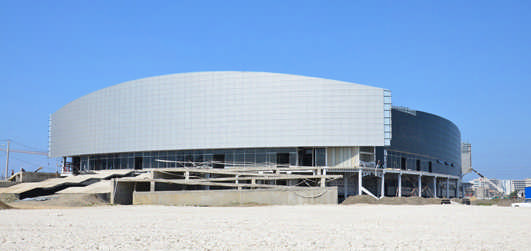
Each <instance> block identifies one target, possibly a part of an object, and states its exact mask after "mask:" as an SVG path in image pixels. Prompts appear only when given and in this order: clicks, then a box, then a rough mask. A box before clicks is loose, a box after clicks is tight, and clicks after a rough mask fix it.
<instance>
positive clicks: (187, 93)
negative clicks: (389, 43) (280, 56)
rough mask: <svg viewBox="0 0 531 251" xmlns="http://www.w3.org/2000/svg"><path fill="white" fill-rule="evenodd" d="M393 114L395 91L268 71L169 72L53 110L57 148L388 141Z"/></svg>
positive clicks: (68, 151) (64, 151)
mask: <svg viewBox="0 0 531 251" xmlns="http://www.w3.org/2000/svg"><path fill="white" fill-rule="evenodd" d="M384 96H387V99H388V100H384ZM384 103H385V104H388V105H384ZM384 110H387V111H388V112H390V93H389V91H387V90H384V89H381V88H376V87H370V86H365V85H359V84H353V83H347V82H341V81H334V80H327V79H322V78H313V77H304V76H295V75H288V74H276V73H262V72H200V73H184V74H173V75H165V76H158V77H151V78H145V79H140V80H134V81H130V82H125V83H122V84H119V85H115V86H111V87H108V88H105V89H102V90H99V91H96V92H94V93H91V94H89V95H86V96H84V97H81V98H79V99H76V100H74V101H72V102H71V103H69V104H67V105H65V106H64V107H62V108H61V109H59V110H58V111H57V112H55V113H54V114H53V115H52V116H51V122H50V153H49V154H50V157H59V156H78V155H87V154H99V153H121V152H139V151H163V150H185V149H227V148H267V147H297V146H384V145H387V144H388V143H387V142H386V141H388V140H389V139H390V136H391V135H390V131H389V129H388V128H389V126H387V127H386V126H384V124H386V125H390V118H388V116H387V118H386V119H384V117H386V115H385V114H386V112H384ZM384 120H385V121H384ZM387 120H389V121H387ZM386 130H387V132H386Z"/></svg>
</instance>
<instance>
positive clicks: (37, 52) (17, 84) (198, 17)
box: [0, 1, 531, 179]
mask: <svg viewBox="0 0 531 251" xmlns="http://www.w3.org/2000/svg"><path fill="white" fill-rule="evenodd" d="M251 2H254V1H122V2H120V1H64V2H61V1H2V2H1V7H0V23H1V26H0V30H1V33H0V87H1V88H0V90H1V93H0V95H1V98H0V109H1V110H2V119H1V120H0V121H1V123H0V139H6V138H10V139H13V140H15V141H16V142H20V143H23V144H25V145H28V146H31V147H33V148H37V149H42V150H46V149H47V144H48V115H49V114H50V113H53V112H54V111H56V110H57V109H59V108H60V107H62V106H63V105H65V104H67V103H68V102H70V101H72V100H74V99H76V98H78V97H81V96H83V95H86V94H88V93H90V92H93V91H96V90H98V89H101V88H104V87H107V86H111V85H114V84H118V83H120V82H124V81H128V80H133V79H138V78H144V77H149V76H155V75H161V74H170V73H181V72H194V71H214V70H220V71H222V70H239V71H266V72H280V73H291V74H300V75H307V76H316V77H324V78H330V79H337V80H343V81H349V82H356V83H360V84H366V85H373V86H378V87H383V88H387V89H390V90H392V92H393V103H394V105H402V106H408V107H410V108H413V109H418V110H423V111H427V112H431V113H435V114H438V115H441V116H444V117H446V118H448V119H450V120H452V121H454V122H455V123H456V124H457V125H458V126H459V128H460V129H461V133H462V139H463V140H466V141H470V142H471V143H472V145H473V147H472V149H473V166H474V167H475V168H476V169H478V170H480V171H482V172H484V173H485V174H486V175H487V176H490V177H496V178H514V179H520V178H524V177H531V151H530V148H529V142H531V136H530V122H531V116H530V115H531V112H530V110H531V109H530V108H531V101H530V97H529V96H530V94H531V87H530V83H531V15H529V13H530V12H531V4H530V2H529V1H260V3H251ZM13 147H14V148H19V149H30V148H28V147H26V146H22V145H20V144H19V145H17V144H15V145H14V146H13ZM13 156H14V157H15V158H16V159H14V160H13V162H12V166H11V167H13V168H16V169H19V168H20V167H26V168H31V165H30V164H28V163H35V162H37V163H44V164H43V165H47V162H48V161H47V160H46V159H45V158H41V157H31V156H27V155H20V154H19V155H15V154H14V155H13ZM4 159H5V154H2V153H0V160H1V162H0V163H1V164H2V166H0V170H3V165H4ZM21 160H24V161H25V162H21ZM50 166H51V168H50V169H51V170H55V162H51V164H50ZM468 176H470V177H472V178H473V176H474V175H472V174H469V175H468Z"/></svg>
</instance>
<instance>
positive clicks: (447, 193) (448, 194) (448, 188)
mask: <svg viewBox="0 0 531 251" xmlns="http://www.w3.org/2000/svg"><path fill="white" fill-rule="evenodd" d="M446 198H450V178H446Z"/></svg>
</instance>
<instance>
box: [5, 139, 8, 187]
mask: <svg viewBox="0 0 531 251" xmlns="http://www.w3.org/2000/svg"><path fill="white" fill-rule="evenodd" d="M8 168H9V140H8V141H7V147H6V176H5V179H6V180H7V179H8V178H9V177H8V176H7V175H8Z"/></svg>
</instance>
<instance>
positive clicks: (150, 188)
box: [149, 181, 155, 192]
mask: <svg viewBox="0 0 531 251" xmlns="http://www.w3.org/2000/svg"><path fill="white" fill-rule="evenodd" d="M149 191H150V192H155V181H151V182H149Z"/></svg>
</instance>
